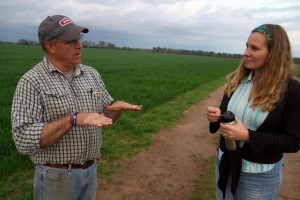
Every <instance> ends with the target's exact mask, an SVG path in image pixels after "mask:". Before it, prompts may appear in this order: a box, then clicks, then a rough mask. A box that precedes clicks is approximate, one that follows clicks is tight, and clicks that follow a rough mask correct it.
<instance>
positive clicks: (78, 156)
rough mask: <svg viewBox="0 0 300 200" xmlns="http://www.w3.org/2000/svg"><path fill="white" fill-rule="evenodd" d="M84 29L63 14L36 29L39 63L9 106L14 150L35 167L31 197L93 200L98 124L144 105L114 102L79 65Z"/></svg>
mask: <svg viewBox="0 0 300 200" xmlns="http://www.w3.org/2000/svg"><path fill="white" fill-rule="evenodd" d="M88 31H89V30H88V29H87V28H84V27H81V26H78V25H76V24H75V23H74V22H73V21H72V20H71V19H70V18H68V17H66V16H61V15H54V16H48V17H47V18H46V19H45V20H44V21H42V23H41V24H40V26H39V30H38V35H39V42H40V44H41V45H42V48H43V50H44V52H45V57H44V58H43V60H42V61H41V62H40V63H38V64H37V65H36V66H34V67H33V68H32V69H31V70H29V71H28V72H27V73H26V74H25V75H23V77H22V78H21V79H20V81H19V83H18V85H17V88H16V91H15V95H14V98H13V104H12V133H13V139H14V142H15V144H16V147H17V149H18V150H19V151H20V153H22V154H27V155H29V156H30V158H31V160H32V162H33V163H34V164H35V165H36V169H35V177H34V198H35V199H95V196H96V191H97V176H96V173H97V166H96V164H97V162H96V161H97V159H99V157H100V146H101V142H102V128H101V127H102V126H110V125H112V124H113V123H114V122H115V121H116V120H117V119H118V118H119V116H120V114H121V112H122V111H124V110H135V111H139V110H141V109H142V106H138V105H132V104H129V103H127V102H124V101H116V100H114V99H113V98H112V97H111V96H110V94H109V93H108V91H107V90H106V88H105V85H104V83H103V82H102V80H101V77H100V75H99V74H98V72H97V71H96V70H95V69H93V68H91V67H89V66H85V65H83V64H81V49H82V44H81V38H82V35H81V34H82V33H87V32H88Z"/></svg>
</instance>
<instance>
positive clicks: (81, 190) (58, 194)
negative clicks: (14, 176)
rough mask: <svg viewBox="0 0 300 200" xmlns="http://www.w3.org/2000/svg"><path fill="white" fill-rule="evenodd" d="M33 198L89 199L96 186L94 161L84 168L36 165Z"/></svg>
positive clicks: (45, 199)
mask: <svg viewBox="0 0 300 200" xmlns="http://www.w3.org/2000/svg"><path fill="white" fill-rule="evenodd" d="M33 186H34V199H35V200H53V199H55V200H59V199H61V200H75V199H78V200H79V199H80V200H91V199H95V198H96V192H97V187H98V181H97V164H96V162H95V163H94V164H93V165H91V166H90V167H88V168H86V169H58V168H51V167H47V166H45V165H36V167H35V176H34V183H33Z"/></svg>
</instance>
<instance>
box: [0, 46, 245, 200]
mask: <svg viewBox="0 0 300 200" xmlns="http://www.w3.org/2000/svg"><path fill="white" fill-rule="evenodd" d="M82 52H83V61H82V63H84V64H86V65H90V66H93V67H94V68H96V69H97V70H98V71H99V72H100V74H101V76H102V78H103V80H104V82H105V84H106V87H107V88H108V91H109V92H110V94H111V95H112V96H113V97H114V98H116V99H122V100H125V101H128V102H131V103H134V104H141V105H143V106H144V109H143V110H142V111H141V112H126V113H123V114H122V116H121V118H120V120H119V121H118V123H117V124H115V125H114V126H112V127H108V128H104V130H103V133H104V134H103V145H102V148H101V154H102V159H101V161H100V165H99V166H100V167H99V178H102V179H106V180H108V181H109V182H113V180H112V179H111V174H112V173H114V169H116V167H118V166H120V164H121V163H122V160H123V159H127V158H128V157H131V156H132V155H135V154H137V153H139V151H140V150H141V149H143V148H147V147H148V146H149V145H151V144H152V143H153V140H152V136H153V134H156V133H157V132H158V131H159V130H160V129H161V128H164V127H170V126H173V125H175V124H176V123H177V122H178V120H179V119H180V118H181V116H182V112H183V111H184V110H185V109H187V108H188V107H189V106H191V105H193V104H195V103H197V102H199V101H200V100H201V99H202V98H204V97H206V96H207V95H208V94H209V93H210V92H211V91H213V90H215V89H217V88H218V87H220V86H221V85H223V84H224V82H223V80H224V77H225V75H226V74H227V73H228V72H230V71H232V70H233V69H234V68H236V66H237V65H238V63H239V60H236V59H224V58H212V57H199V56H187V55H172V54H160V53H151V52H138V51H121V50H103V49H83V51H82ZM42 57H43V52H42V50H41V47H39V46H20V45H0V70H1V73H2V74H1V76H0V85H1V90H0V112H1V115H0V137H1V140H0V199H32V196H33V189H32V179H33V168H34V166H33V164H32V163H31V161H30V159H29V158H28V156H22V155H20V154H19V152H18V151H17V150H16V148H15V146H14V143H13V140H12V137H11V125H10V124H11V122H10V110H11V103H12V97H13V93H14V89H15V87H16V84H17V82H18V80H19V79H20V77H21V76H22V75H23V74H24V73H25V72H26V71H28V70H29V69H30V68H31V67H32V66H34V65H35V64H37V63H38V62H39V61H40V60H41V58H42ZM208 163H210V162H208ZM211 168H212V167H209V169H211ZM201 179H203V178H201ZM211 179H212V178H208V180H206V179H203V180H202V181H201V184H204V186H205V185H211V182H209V181H211ZM204 180H205V181H204ZM206 181H208V182H207V183H206ZM201 184H200V185H199V187H200V189H201V188H203V186H201ZM201 193H202V192H201ZM205 193H208V194H213V193H214V190H211V189H209V187H208V188H207V189H205ZM196 196H197V195H196V194H195V195H194V197H193V198H197V197H196Z"/></svg>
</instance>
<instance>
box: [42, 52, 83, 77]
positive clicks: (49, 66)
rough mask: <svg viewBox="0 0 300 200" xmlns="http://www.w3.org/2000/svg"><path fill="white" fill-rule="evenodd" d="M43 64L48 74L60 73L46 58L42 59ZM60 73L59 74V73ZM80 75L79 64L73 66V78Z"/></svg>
mask: <svg viewBox="0 0 300 200" xmlns="http://www.w3.org/2000/svg"><path fill="white" fill-rule="evenodd" d="M43 62H44V66H45V67H46V68H47V70H48V71H49V73H52V72H60V71H59V70H58V69H57V68H56V67H55V66H54V65H53V64H52V63H51V62H50V61H49V60H48V58H47V56H45V57H44V59H43ZM60 73H61V72H60ZM81 73H83V71H82V70H81V68H80V64H78V65H75V76H78V75H80V74H81Z"/></svg>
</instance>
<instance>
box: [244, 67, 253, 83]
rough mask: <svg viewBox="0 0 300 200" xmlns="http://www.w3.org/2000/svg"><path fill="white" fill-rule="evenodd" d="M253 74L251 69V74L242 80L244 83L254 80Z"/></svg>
mask: <svg viewBox="0 0 300 200" xmlns="http://www.w3.org/2000/svg"><path fill="white" fill-rule="evenodd" d="M252 74H253V70H251V72H250V74H249V75H248V76H246V77H245V78H244V80H243V81H242V82H243V83H246V82H249V81H250V82H253V80H252Z"/></svg>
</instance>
